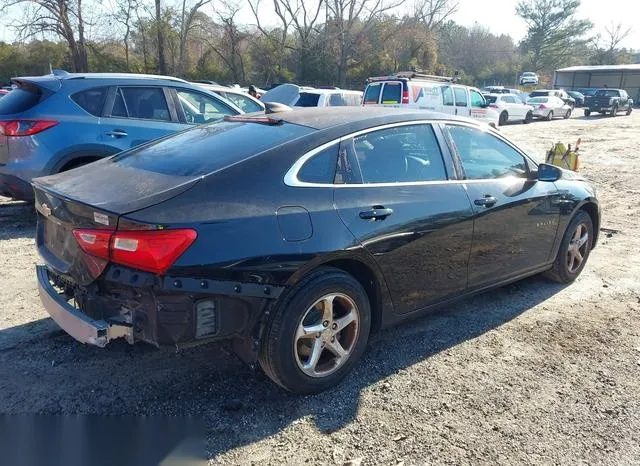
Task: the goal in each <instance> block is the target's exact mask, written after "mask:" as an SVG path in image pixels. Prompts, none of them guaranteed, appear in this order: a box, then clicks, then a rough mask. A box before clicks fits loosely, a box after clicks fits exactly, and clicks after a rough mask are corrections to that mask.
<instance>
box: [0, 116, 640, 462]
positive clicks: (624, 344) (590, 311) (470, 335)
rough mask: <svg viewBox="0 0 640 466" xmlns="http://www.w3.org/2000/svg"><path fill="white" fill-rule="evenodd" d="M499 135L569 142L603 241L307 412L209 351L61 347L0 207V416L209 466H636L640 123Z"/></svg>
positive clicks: (436, 322) (18, 229)
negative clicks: (100, 433) (195, 440)
mask: <svg viewBox="0 0 640 466" xmlns="http://www.w3.org/2000/svg"><path fill="white" fill-rule="evenodd" d="M579 113H581V112H579ZM502 131H503V133H504V134H506V135H507V136H509V137H510V138H511V139H512V140H513V141H515V142H516V143H518V144H520V145H521V146H523V147H526V148H529V149H530V151H531V152H532V153H535V154H539V156H540V157H541V156H542V154H544V151H545V150H547V149H548V148H549V147H550V146H551V144H552V143H553V142H555V141H558V140H563V141H565V142H569V141H574V140H575V139H576V138H577V137H582V149H581V150H582V158H581V160H582V167H581V171H583V172H584V173H585V174H586V175H587V176H588V177H590V178H591V179H593V180H594V182H595V183H596V184H597V186H598V191H599V197H600V200H601V203H602V207H603V225H602V226H603V228H605V229H607V230H605V231H604V232H602V235H601V241H600V244H599V245H598V247H597V248H596V249H595V250H594V252H593V254H592V255H591V257H590V259H589V263H588V264H587V267H586V269H585V271H584V272H583V274H582V275H581V277H580V278H579V279H578V280H577V281H576V282H575V283H574V284H572V285H571V286H568V287H563V286H559V285H555V284H551V283H549V282H547V281H546V280H544V279H542V278H538V277H534V278H531V279H527V280H525V281H522V282H520V283H517V284H514V285H511V286H508V287H505V288H502V289H499V290H496V291H493V292H490V293H488V294H485V295H482V296H478V297H475V298H473V299H470V300H467V301H464V302H462V303H460V304H457V305H456V306H454V307H451V308H449V309H444V310H443V311H442V312H440V313H438V314H434V315H431V316H428V317H425V318H422V319H419V320H417V321H413V322H412V323H410V324H407V325H403V326H399V327H396V328H394V329H392V330H388V331H385V332H383V333H381V334H379V335H377V336H375V337H374V338H373V341H371V343H370V345H369V349H368V351H367V353H366V355H365V357H364V360H363V361H362V363H361V364H360V365H359V367H358V368H357V369H356V370H355V372H354V373H353V374H352V375H351V376H350V377H349V378H348V379H347V380H346V381H345V382H344V383H343V384H342V385H340V386H339V387H336V388H335V389H333V390H330V391H328V392H326V393H323V394H320V395H315V396H308V397H295V396H290V395H287V394H285V393H283V392H282V391H281V390H279V389H277V388H276V387H275V386H274V385H273V384H271V383H270V382H269V381H268V379H267V378H266V377H265V376H264V375H262V374H261V373H259V372H256V373H254V372H252V371H250V370H249V369H248V368H246V367H245V366H243V365H242V364H241V363H240V362H239V361H238V360H237V359H236V358H235V357H234V356H233V355H231V354H230V353H229V352H228V351H227V350H226V349H225V348H224V347H223V346H220V345H209V346H206V347H196V348H192V349H188V350H185V351H182V352H180V353H175V352H174V351H172V350H156V349H153V348H150V347H147V346H142V345H139V346H135V347H129V346H128V345H126V344H125V343H122V344H119V342H116V343H115V344H112V345H110V346H109V347H108V348H106V349H102V350H101V349H97V348H92V347H89V346H83V345H80V344H78V343H76V342H75V341H73V340H72V339H71V338H70V337H68V336H67V335H66V334H64V333H63V332H62V331H60V330H59V329H58V328H57V327H56V325H55V324H54V323H53V322H52V321H51V320H50V319H48V318H47V316H46V314H45V312H44V310H43V309H42V306H41V304H40V301H39V299H38V296H37V292H36V283H35V274H34V269H33V267H34V265H35V264H36V263H37V262H38V257H37V254H36V252H35V249H34V245H33V243H34V220H33V219H34V213H33V210H32V208H31V207H29V206H26V205H24V204H21V203H15V202H10V201H9V200H7V199H2V198H0V283H2V288H0V303H1V304H0V412H5V413H64V414H66V413H86V414H102V415H112V414H132V415H143V414H146V415H170V416H183V415H194V416H200V417H202V418H204V421H205V424H206V427H207V437H208V442H207V446H208V454H209V456H210V458H211V462H212V463H216V464H217V463H220V464H252V463H253V464H258V463H259V464H285V463H286V464H303V463H310V464H345V463H347V462H349V461H351V463H350V464H358V463H360V462H361V464H406V465H409V464H427V463H428V464H430V463H448V464H468V463H496V462H497V463H508V464H521V463H536V464H577V463H593V464H640V433H639V431H640V378H639V377H638V373H639V370H640V321H639V320H638V313H639V312H640V280H639V279H638V276H639V274H640V235H638V233H637V232H638V231H640V196H639V195H640V185H639V184H638V179H640V164H638V162H637V160H638V154H640V140H639V139H638V134H639V131H640V112H638V113H634V114H632V116H630V117H624V116H620V117H618V118H615V119H612V118H598V117H592V118H591V119H584V118H583V117H573V118H572V119H570V120H557V121H553V122H549V123H547V122H536V123H533V124H531V125H510V126H506V127H504V128H503V129H502ZM634 232H635V233H634Z"/></svg>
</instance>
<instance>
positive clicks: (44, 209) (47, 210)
mask: <svg viewBox="0 0 640 466" xmlns="http://www.w3.org/2000/svg"><path fill="white" fill-rule="evenodd" d="M40 210H41V211H42V215H44V216H45V217H48V216H49V215H51V209H50V208H49V206H48V205H47V204H45V203H44V202H43V203H42V204H41V205H40Z"/></svg>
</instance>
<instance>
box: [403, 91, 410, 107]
mask: <svg viewBox="0 0 640 466" xmlns="http://www.w3.org/2000/svg"><path fill="white" fill-rule="evenodd" d="M402 103H403V104H408V103H409V91H408V90H404V91H402Z"/></svg>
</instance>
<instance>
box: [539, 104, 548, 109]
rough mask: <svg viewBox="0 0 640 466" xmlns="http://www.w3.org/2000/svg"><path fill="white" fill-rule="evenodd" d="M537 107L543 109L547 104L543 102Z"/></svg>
mask: <svg viewBox="0 0 640 466" xmlns="http://www.w3.org/2000/svg"><path fill="white" fill-rule="evenodd" d="M538 108H540V109H542V110H544V109H545V108H547V106H546V105H545V104H540V106H539V107H538Z"/></svg>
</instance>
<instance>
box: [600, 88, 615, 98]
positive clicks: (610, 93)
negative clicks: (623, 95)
mask: <svg viewBox="0 0 640 466" xmlns="http://www.w3.org/2000/svg"><path fill="white" fill-rule="evenodd" d="M596 95H597V96H598V97H620V92H619V91H615V90H613V89H598V90H597V91H596Z"/></svg>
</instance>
